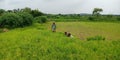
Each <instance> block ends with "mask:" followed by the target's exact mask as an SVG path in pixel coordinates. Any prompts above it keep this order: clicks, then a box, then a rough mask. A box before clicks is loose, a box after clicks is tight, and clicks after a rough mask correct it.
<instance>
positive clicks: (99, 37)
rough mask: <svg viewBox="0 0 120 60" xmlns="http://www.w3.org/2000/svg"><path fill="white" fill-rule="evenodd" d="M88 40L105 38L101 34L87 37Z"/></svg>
mask: <svg viewBox="0 0 120 60" xmlns="http://www.w3.org/2000/svg"><path fill="white" fill-rule="evenodd" d="M87 40H88V41H90V40H105V37H102V36H95V37H89V38H87Z"/></svg>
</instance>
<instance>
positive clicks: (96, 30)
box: [48, 22, 120, 40]
mask: <svg viewBox="0 0 120 60" xmlns="http://www.w3.org/2000/svg"><path fill="white" fill-rule="evenodd" d="M50 24H51V23H49V25H48V26H49V27H48V28H49V29H50ZM56 24H57V27H58V28H57V31H60V32H65V31H66V32H71V34H72V35H73V36H75V37H78V38H80V39H81V40H86V39H87V38H89V37H94V36H97V35H100V36H103V37H105V39H106V40H120V37H119V36H120V28H119V27H120V24H119V23H117V22H56Z"/></svg>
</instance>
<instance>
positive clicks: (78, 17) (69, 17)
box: [47, 14, 120, 22]
mask: <svg viewBox="0 0 120 60" xmlns="http://www.w3.org/2000/svg"><path fill="white" fill-rule="evenodd" d="M47 17H48V18H49V19H50V20H52V21H106V22H109V21H112V22H113V21H120V15H99V16H96V15H92V14H65V15H64V14H63V15H62V14H56V15H52V14H48V15H47Z"/></svg>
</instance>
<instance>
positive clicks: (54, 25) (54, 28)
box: [51, 22, 56, 32]
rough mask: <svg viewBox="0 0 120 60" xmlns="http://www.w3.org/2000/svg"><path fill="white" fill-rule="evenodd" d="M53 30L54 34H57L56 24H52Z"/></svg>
mask: <svg viewBox="0 0 120 60" xmlns="http://www.w3.org/2000/svg"><path fill="white" fill-rule="evenodd" d="M51 28H52V31H53V32H56V24H55V22H54V23H53V24H52V26H51Z"/></svg>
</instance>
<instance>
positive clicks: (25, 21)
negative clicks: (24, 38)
mask: <svg viewBox="0 0 120 60" xmlns="http://www.w3.org/2000/svg"><path fill="white" fill-rule="evenodd" d="M32 20H33V17H32V16H31V15H30V14H28V13H24V12H22V13H4V14H3V15H2V16H1V18H0V27H6V28H16V27H24V26H28V25H32Z"/></svg>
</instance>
